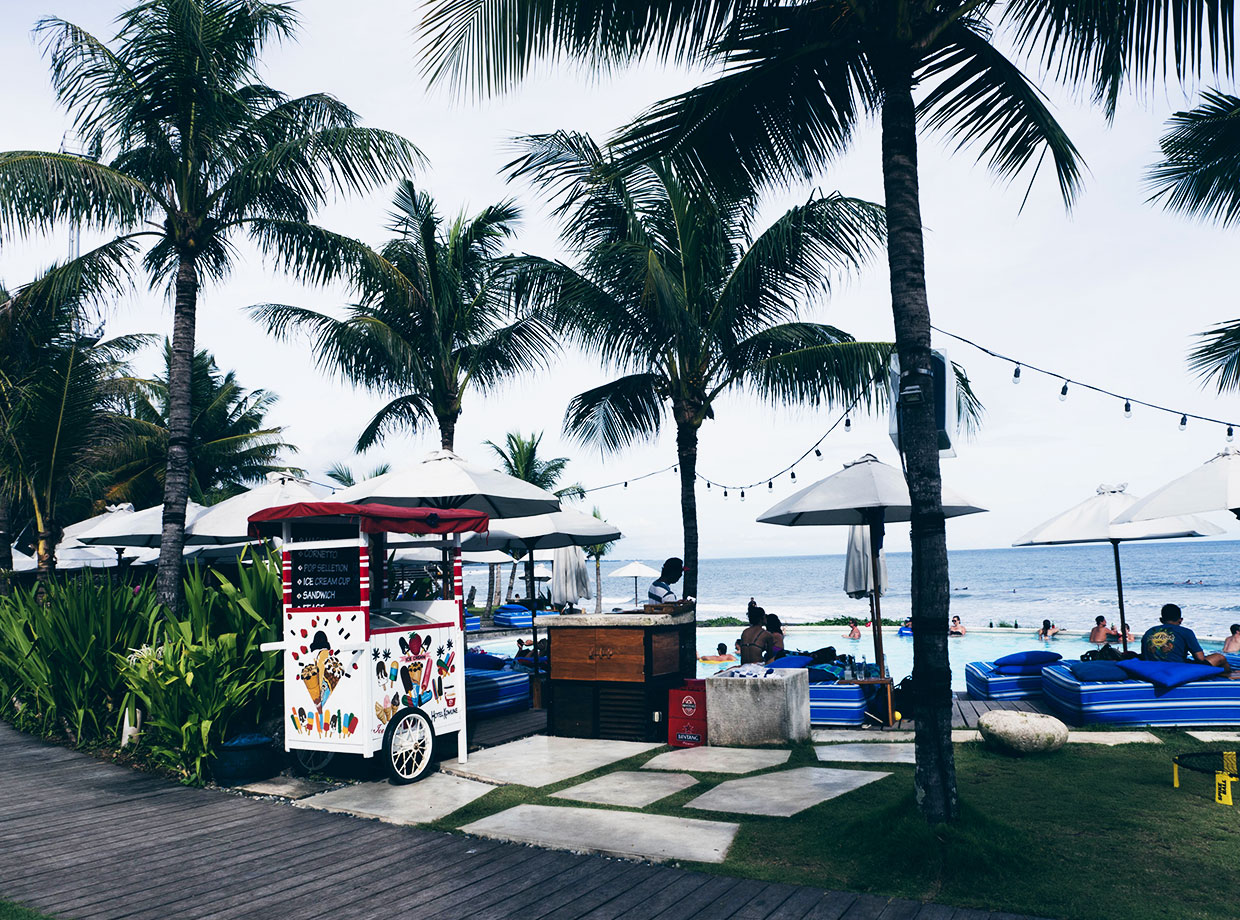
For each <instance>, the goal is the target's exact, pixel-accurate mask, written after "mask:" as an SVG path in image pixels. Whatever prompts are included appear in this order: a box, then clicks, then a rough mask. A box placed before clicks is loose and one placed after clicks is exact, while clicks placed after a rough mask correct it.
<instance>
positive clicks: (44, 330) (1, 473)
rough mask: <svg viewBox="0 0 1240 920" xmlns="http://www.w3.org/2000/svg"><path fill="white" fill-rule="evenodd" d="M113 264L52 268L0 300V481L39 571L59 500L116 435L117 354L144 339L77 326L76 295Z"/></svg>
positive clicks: (50, 561)
mask: <svg viewBox="0 0 1240 920" xmlns="http://www.w3.org/2000/svg"><path fill="white" fill-rule="evenodd" d="M101 261H102V262H103V264H102V265H101V264H99V263H100V262H101ZM113 268H114V266H112V265H109V264H107V260H106V259H103V260H98V259H97V260H94V261H92V260H87V259H82V260H78V261H77V262H75V263H70V264H69V265H65V266H57V267H54V268H52V269H51V270H49V271H48V272H47V273H46V274H45V275H43V276H42V277H40V278H39V279H38V280H36V281H35V282H32V283H31V284H29V285H26V286H25V287H24V288H22V289H21V290H20V291H18V292H17V294H16V295H14V296H13V297H12V298H10V299H9V300H8V301H7V302H6V303H5V304H4V305H3V306H0V485H3V486H4V487H5V493H4V499H3V502H4V504H5V505H6V508H7V506H8V503H9V502H10V501H20V502H21V504H22V507H23V509H24V510H25V511H26V512H27V513H29V515H30V520H31V522H32V523H33V529H34V533H35V540H34V542H35V549H36V554H37V556H38V562H39V572H40V576H41V577H44V578H46V577H48V576H49V575H50V573H51V572H52V570H53V569H54V567H55V561H56V557H55V552H56V545H57V543H59V541H60V532H61V530H62V526H61V525H62V524H63V523H66V522H67V521H66V519H65V517H64V515H63V513H62V512H63V510H64V507H63V506H64V504H65V503H66V502H68V501H72V500H73V498H74V497H75V493H80V492H81V491H82V489H83V487H84V484H85V482H86V481H87V480H89V478H90V476H91V473H92V471H93V470H94V469H95V468H96V466H97V461H98V458H99V456H100V453H101V451H102V450H103V449H104V448H105V446H106V445H107V444H108V443H110V442H111V440H112V439H113V438H115V436H116V434H117V425H116V415H115V411H116V409H117V407H118V406H119V404H120V401H121V400H122V398H123V396H124V393H125V392H126V390H127V389H128V378H127V376H126V375H127V365H126V363H125V358H126V357H127V356H128V355H129V354H131V353H132V352H134V351H135V350H137V349H138V348H139V347H141V346H142V345H143V344H145V342H146V341H147V340H148V338H149V337H148V336H141V335H137V336H122V337H119V338H114V339H109V340H103V341H100V340H99V338H98V337H97V335H96V334H94V333H87V332H83V331H82V330H81V328H80V327H81V322H80V321H81V319H82V309H81V308H82V305H83V303H84V302H86V301H88V300H90V299H92V298H94V297H95V296H97V295H99V294H100V293H101V292H102V291H105V290H107V289H109V288H110V287H111V283H110V279H107V278H105V279H103V280H101V279H100V278H98V277H95V275H94V273H95V272H99V271H102V272H103V274H104V275H105V276H106V275H107V274H108V273H109V272H110V271H111V270H112V269H113ZM77 504H78V505H79V507H78V508H76V509H74V510H76V511H84V510H85V508H84V507H81V505H82V503H81V502H78V503H77ZM76 519H77V518H76V516H71V517H68V519H67V520H68V521H72V520H76ZM5 539H6V540H7V534H6V536H5ZM11 565H12V563H11V556H10V562H9V567H11Z"/></svg>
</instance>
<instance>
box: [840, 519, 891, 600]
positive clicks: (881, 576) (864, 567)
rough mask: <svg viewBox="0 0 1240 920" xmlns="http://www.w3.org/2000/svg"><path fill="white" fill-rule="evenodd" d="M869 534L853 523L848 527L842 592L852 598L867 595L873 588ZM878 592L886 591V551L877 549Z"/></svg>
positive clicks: (872, 565) (883, 592) (872, 564)
mask: <svg viewBox="0 0 1240 920" xmlns="http://www.w3.org/2000/svg"><path fill="white" fill-rule="evenodd" d="M870 555H871V553H870V534H869V532H868V531H867V530H866V528H865V527H863V526H861V525H860V524H854V525H853V526H852V527H849V528H848V554H847V555H846V556H845V558H844V593H845V594H847V595H848V596H849V597H851V598H854V599H860V598H863V597H869V596H870V594H871V593H872V592H873V590H874V561H873V560H872V559H871V558H870ZM878 593H879V594H886V593H887V553H886V552H885V551H884V550H881V549H880V550H879V551H878Z"/></svg>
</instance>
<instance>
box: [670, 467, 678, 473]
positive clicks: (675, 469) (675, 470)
mask: <svg viewBox="0 0 1240 920" xmlns="http://www.w3.org/2000/svg"><path fill="white" fill-rule="evenodd" d="M672 472H673V473H679V472H680V468H679V467H675V466H674V467H672Z"/></svg>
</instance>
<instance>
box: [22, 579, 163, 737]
mask: <svg viewBox="0 0 1240 920" xmlns="http://www.w3.org/2000/svg"><path fill="white" fill-rule="evenodd" d="M159 610H160V607H159V605H158V603H157V602H156V600H155V597H154V592H153V591H151V590H150V589H149V588H146V587H143V588H140V589H139V590H138V591H137V592H136V593H135V591H134V589H133V588H132V587H131V586H129V585H113V584H111V583H110V582H109V581H107V580H105V579H100V580H99V581H96V579H95V577H94V576H93V575H92V574H90V573H85V574H82V575H76V576H61V577H59V578H57V579H56V580H54V581H51V582H49V583H47V584H46V585H44V586H41V587H40V586H36V587H34V588H29V589H23V588H16V589H15V590H14V591H13V593H12V594H10V595H9V596H7V597H0V689H2V690H3V692H4V696H3V700H2V701H0V705H2V706H3V707H4V708H5V710H6V711H10V712H12V713H13V715H14V721H15V723H16V724H17V725H18V726H19V727H22V728H25V729H26V730H28V731H34V732H38V733H40V734H43V735H47V734H59V733H62V732H63V734H64V735H65V736H66V737H68V738H69V740H70V741H72V742H73V743H74V744H75V745H79V746H80V745H82V744H85V743H87V742H90V741H95V740H99V739H103V738H105V737H107V736H108V735H109V734H110V733H111V731H112V730H113V726H114V725H115V724H116V720H117V714H118V713H119V711H120V706H121V702H122V700H123V699H124V697H125V693H126V685H125V682H124V680H123V678H122V677H121V674H120V672H119V670H118V669H117V667H116V659H117V656H118V655H122V656H123V655H125V654H126V653H128V652H129V650H130V649H133V648H135V647H137V646H139V645H141V644H142V642H143V641H144V640H145V639H146V638H147V636H148V635H149V634H150V630H151V624H152V623H153V622H154V620H155V618H156V617H157V615H158V611H159Z"/></svg>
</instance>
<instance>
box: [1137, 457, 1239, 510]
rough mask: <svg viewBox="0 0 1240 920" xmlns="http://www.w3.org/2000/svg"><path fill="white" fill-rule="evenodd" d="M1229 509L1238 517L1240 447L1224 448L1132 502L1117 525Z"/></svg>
mask: <svg viewBox="0 0 1240 920" xmlns="http://www.w3.org/2000/svg"><path fill="white" fill-rule="evenodd" d="M1210 511H1230V512H1231V513H1232V514H1234V515H1235V516H1236V517H1237V518H1240V450H1236V449H1235V448H1231V447H1227V448H1224V449H1223V451H1222V453H1219V454H1216V455H1215V456H1213V457H1211V458H1210V459H1209V460H1207V461H1206V462H1205V463H1203V464H1202V465H1201V466H1199V467H1197V468H1196V469H1195V470H1192V471H1191V472H1188V473H1185V474H1184V475H1183V476H1181V477H1180V478H1179V479H1173V480H1171V482H1169V483H1167V484H1166V485H1165V486H1163V487H1162V488H1161V489H1155V490H1154V491H1153V492H1151V493H1150V494H1149V495H1147V496H1146V497H1145V498H1143V499H1141V500H1140V501H1137V502H1134V503H1133V504H1132V506H1131V507H1130V508H1128V509H1127V510H1125V511H1124V512H1123V513H1122V514H1120V515H1119V516H1118V517H1117V518H1116V519H1115V523H1117V524H1127V523H1130V522H1132V521H1149V520H1154V519H1157V518H1165V517H1174V516H1176V515H1181V514H1204V513H1207V512H1210Z"/></svg>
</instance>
